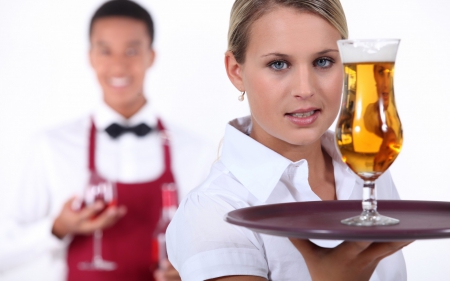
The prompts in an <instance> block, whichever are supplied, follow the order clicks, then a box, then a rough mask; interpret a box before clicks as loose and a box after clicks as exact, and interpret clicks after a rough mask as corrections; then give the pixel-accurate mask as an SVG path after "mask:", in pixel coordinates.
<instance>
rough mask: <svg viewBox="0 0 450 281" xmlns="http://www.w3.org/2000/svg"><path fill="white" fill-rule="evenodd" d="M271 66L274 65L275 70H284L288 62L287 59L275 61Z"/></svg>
mask: <svg viewBox="0 0 450 281" xmlns="http://www.w3.org/2000/svg"><path fill="white" fill-rule="evenodd" d="M270 67H272V68H273V69H274V70H283V69H286V68H288V64H287V63H286V62H285V61H281V60H278V61H274V62H272V63H271V64H270Z"/></svg>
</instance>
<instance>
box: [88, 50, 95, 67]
mask: <svg viewBox="0 0 450 281" xmlns="http://www.w3.org/2000/svg"><path fill="white" fill-rule="evenodd" d="M92 53H93V51H92V46H90V47H89V53H88V56H89V64H90V65H91V67H92V68H93V67H94V58H93V55H92Z"/></svg>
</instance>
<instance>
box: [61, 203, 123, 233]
mask: <svg viewBox="0 0 450 281" xmlns="http://www.w3.org/2000/svg"><path fill="white" fill-rule="evenodd" d="M75 200H76V198H75V197H73V198H71V199H70V200H69V201H67V202H66V203H65V204H64V206H63V208H62V210H61V212H60V214H59V216H58V217H57V218H56V219H55V221H54V223H53V228H52V233H53V235H55V236H56V237H58V238H60V239H62V238H64V237H65V236H66V235H68V234H90V233H92V232H94V231H95V230H98V229H104V228H106V227H109V226H111V225H113V224H115V223H116V222H117V220H119V219H120V218H121V217H123V216H124V215H125V213H126V208H125V207H124V206H119V207H117V206H110V207H108V208H106V209H104V208H105V204H103V203H102V202H95V204H93V205H91V206H87V207H84V208H82V209H80V210H73V209H72V205H73V204H74V201H75ZM96 215H98V216H97V217H95V216H96Z"/></svg>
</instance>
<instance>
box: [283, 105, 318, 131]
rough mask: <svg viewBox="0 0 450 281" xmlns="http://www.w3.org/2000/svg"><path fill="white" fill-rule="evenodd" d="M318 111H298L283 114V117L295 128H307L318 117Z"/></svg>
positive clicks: (312, 109) (311, 109)
mask: <svg viewBox="0 0 450 281" xmlns="http://www.w3.org/2000/svg"><path fill="white" fill-rule="evenodd" d="M319 114H320V109H317V108H308V109H299V110H295V111H293V112H289V113H286V114H285V117H286V118H287V119H288V120H289V121H290V122H291V123H293V124H295V125H297V126H301V127H304V126H309V125H311V124H312V123H314V121H316V119H317V118H318V117H319Z"/></svg>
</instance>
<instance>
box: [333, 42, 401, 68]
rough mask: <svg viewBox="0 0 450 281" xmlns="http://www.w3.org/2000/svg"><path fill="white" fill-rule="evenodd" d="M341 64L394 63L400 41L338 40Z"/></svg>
mask: <svg viewBox="0 0 450 281" xmlns="http://www.w3.org/2000/svg"><path fill="white" fill-rule="evenodd" d="M337 43H338V47H339V53H340V54H341V59H342V63H358V62H395V57H396V56H397V50H398V45H399V43H400V39H373V40H338V42H337Z"/></svg>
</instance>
